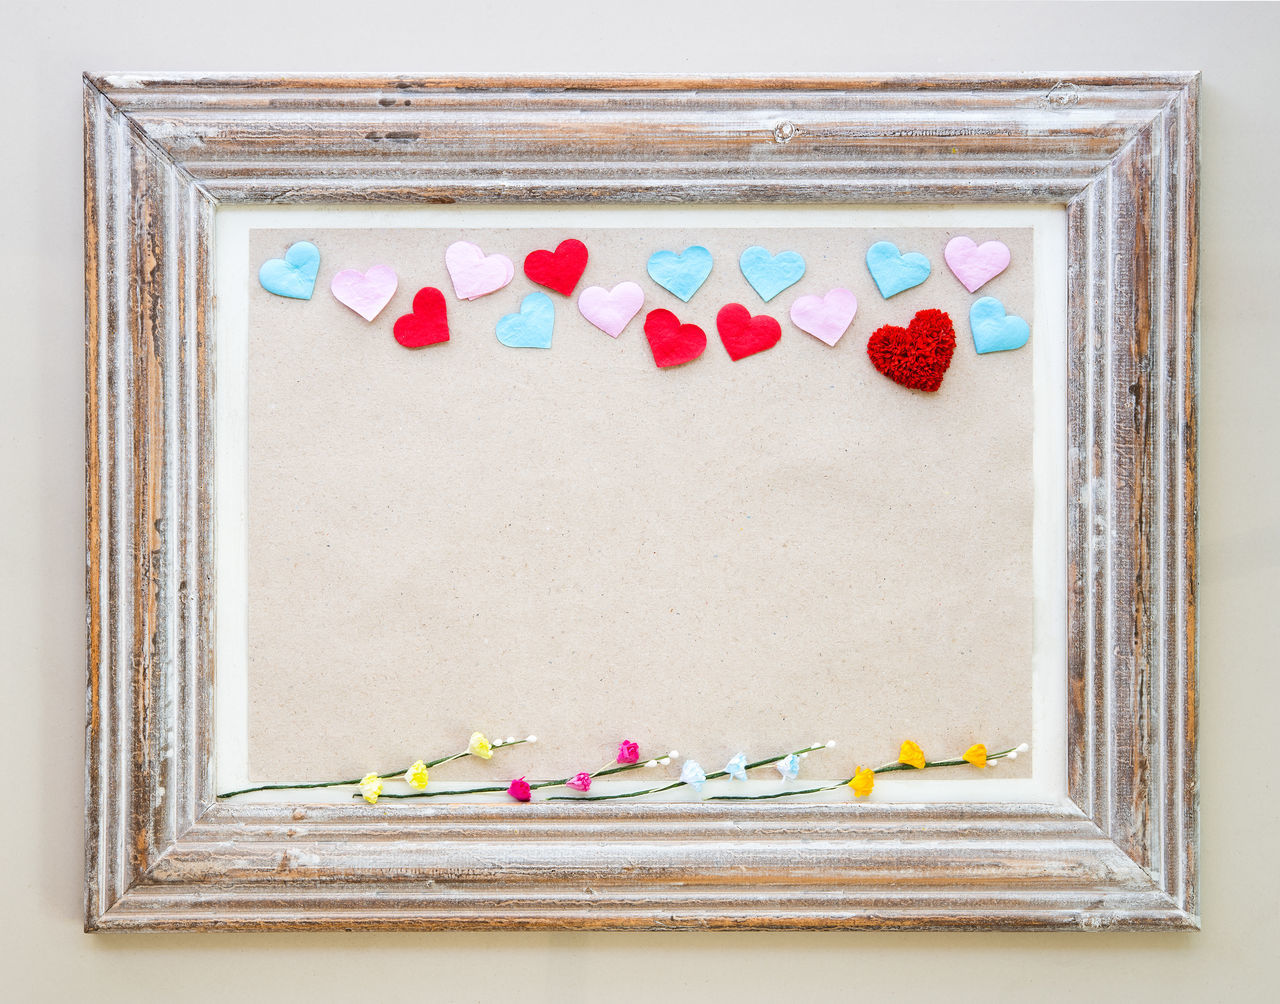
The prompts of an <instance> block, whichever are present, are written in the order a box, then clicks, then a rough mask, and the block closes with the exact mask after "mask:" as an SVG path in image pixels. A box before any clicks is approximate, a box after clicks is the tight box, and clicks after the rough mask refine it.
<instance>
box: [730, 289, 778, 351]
mask: <svg viewBox="0 0 1280 1004" xmlns="http://www.w3.org/2000/svg"><path fill="white" fill-rule="evenodd" d="M716 330H717V331H719V332H720V341H722V342H724V347H725V350H726V351H727V352H728V353H729V358H730V359H732V360H733V361H734V362H737V361H738V360H739V359H745V358H746V357H747V356H753V355H755V354H756V353H757V352H763V351H764V350H765V349H771V348H773V347H774V346H775V345H777V344H778V339H779V338H781V337H782V325H780V324H779V323H778V322H777V321H775V320H774V319H773V318H772V317H770V316H769V315H768V314H760V315H759V316H757V317H752V316H751V311H749V310H748V309H747V308H746V307H744V306H743V305H742V304H740V303H729V304H726V305H725V306H723V307H721V308H720V313H718V314H716Z"/></svg>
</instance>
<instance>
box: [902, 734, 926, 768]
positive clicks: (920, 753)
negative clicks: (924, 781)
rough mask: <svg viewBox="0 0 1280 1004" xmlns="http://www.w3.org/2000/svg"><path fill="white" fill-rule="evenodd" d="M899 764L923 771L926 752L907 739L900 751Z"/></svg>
mask: <svg viewBox="0 0 1280 1004" xmlns="http://www.w3.org/2000/svg"><path fill="white" fill-rule="evenodd" d="M898 763H905V764H906V765H907V766H908V767H914V768H915V769H916V770H923V769H924V750H922V749H921V748H920V747H919V746H918V745H917V744H915V743H913V742H912V741H911V740H910V739H906V740H904V741H903V743H902V749H900V750H899V751H898Z"/></svg>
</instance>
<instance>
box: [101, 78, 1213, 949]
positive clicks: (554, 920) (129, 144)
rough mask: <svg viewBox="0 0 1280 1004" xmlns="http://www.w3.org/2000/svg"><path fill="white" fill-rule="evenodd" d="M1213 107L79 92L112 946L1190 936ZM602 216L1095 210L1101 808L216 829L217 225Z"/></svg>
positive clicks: (489, 90) (1119, 91)
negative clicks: (626, 205) (367, 210)
mask: <svg viewBox="0 0 1280 1004" xmlns="http://www.w3.org/2000/svg"><path fill="white" fill-rule="evenodd" d="M1198 92H1199V77H1198V75H1197V74H1193V73H1164V74H1126V75H1111V76H1090V75H1080V76H1070V77H1062V78H1059V77H1056V76H1054V77H1049V76H1044V77H1030V76H1023V77H1007V76H1001V77H993V76H957V77H925V76H901V77H850V78H841V79H837V78H829V77H797V78H774V79H757V78H698V79H693V78H687V79H686V78H639V77H633V78H616V79H600V78H574V77H568V78H543V77H500V78H489V77H457V78H449V79H437V78H415V77H386V78H375V77H363V76H335V77H327V78H306V77H280V76H273V77H265V76H264V77H257V76H199V75H176V76H171V77H156V76H150V77H137V76H131V75H123V74H109V75H89V74H86V76H85V81H84V113H85V289H86V304H85V326H86V333H87V341H86V388H87V391H86V412H87V423H88V439H87V453H86V460H85V465H86V484H87V489H86V490H87V511H88V526H87V582H86V589H87V605H88V653H89V661H88V692H87V709H86V710H87V720H86V750H87V759H86V816H85V846H86V874H85V926H86V929H87V930H97V929H116V930H127V929H189V928H203V929H219V928H235V929H261V928H277V929H279V928H325V929H346V928H357V927H359V928H419V929H427V928H548V927H569V928H610V929H629V928H720V927H736V928H741V927H756V928H881V929H885V928H950V929H956V928H960V929H977V928H985V929H991V928H1002V929H1056V928H1061V929H1081V928H1083V929H1102V928H1141V929H1186V928H1195V927H1198V925H1199V918H1198V894H1197V875H1196V868H1197V853H1198V847H1197V825H1198V820H1197V799H1196V618H1195V612H1196V606H1195V587H1196V466H1195V464H1196V371H1197V330H1198V317H1197V282H1198V258H1197V225H1198V221H1197V211H1198V169H1199V164H1198ZM567 111H572V112H573V114H572V115H568V114H565V113H566V112H567ZM517 112H518V114H517ZM585 199H591V200H601V199H604V200H612V201H622V202H652V201H672V200H675V201H689V202H697V201H750V202H846V203H894V202H924V203H928V202H943V201H949V200H950V201H954V200H957V199H959V200H964V201H967V202H984V201H998V202H1027V203H1037V202H1038V203H1064V204H1066V205H1067V207H1068V249H1067V251H1068V275H1067V285H1068V353H1067V356H1068V358H1067V382H1068V400H1067V405H1066V406H1067V418H1068V434H1069V442H1068V444H1065V448H1066V449H1067V451H1068V453H1067V456H1068V499H1067V508H1068V549H1069V554H1068V556H1067V557H1068V580H1069V581H1068V589H1067V595H1068V610H1067V622H1068V652H1067V664H1068V680H1067V687H1068V721H1067V736H1068V779H1067V780H1068V791H1069V794H1070V800H1071V804H1070V805H1067V806H1064V807H1049V806H1040V805H940V806H923V807H922V806H886V805H874V804H873V805H856V806H853V805H750V806H742V805H739V806H732V807H724V806H713V805H710V804H694V805H626V806H613V807H596V806H588V805H577V806H566V807H556V806H550V805H546V804H537V805H530V806H522V807H518V808H516V809H514V810H513V809H512V808H510V807H507V806H441V807H428V808H422V807H396V808H394V809H384V808H383V807H369V806H355V805H353V806H335V805H305V804H287V805H285V804H276V803H272V804H252V805H236V804H228V803H219V802H217V801H216V800H215V798H214V791H213V787H212V780H213V779H212V766H211V765H212V763H213V755H212V754H213V735H212V707H213V675H214V663H215V657H216V652H215V648H214V644H213V638H212V628H211V625H212V622H213V612H214V611H213V584H214V565H213V536H212V525H213V497H212V493H211V485H212V480H213V425H212V422H213V417H212V416H213V402H214V393H215V378H216V373H215V370H214V365H213V352H212V344H211V338H212V333H213V324H212V315H213V309H214V305H213V288H212V282H211V261H212V256H211V242H212V222H213V214H214V210H215V207H216V206H217V205H219V204H230V203H266V202H276V203H279V202H300V203H307V202H313V203H314V202H325V203H331V202H368V201H383V202H424V201H432V202H462V201H476V202H486V201H487V202H492V201H508V202H519V201H530V200H548V201H578V200H585ZM516 812H518V814H519V815H518V817H517V816H516V815H514V813H516ZM516 824H518V825H516ZM480 862H500V864H498V865H484V864H480Z"/></svg>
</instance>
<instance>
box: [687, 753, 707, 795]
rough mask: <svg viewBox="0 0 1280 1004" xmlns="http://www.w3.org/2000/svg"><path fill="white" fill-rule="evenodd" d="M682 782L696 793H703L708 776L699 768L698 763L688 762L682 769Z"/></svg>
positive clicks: (694, 761)
mask: <svg viewBox="0 0 1280 1004" xmlns="http://www.w3.org/2000/svg"><path fill="white" fill-rule="evenodd" d="M680 780H681V781H683V782H684V783H685V784H687V785H689V787H691V788H692V789H693V790H694V791H701V790H702V786H703V785H704V784H706V782H707V775H706V773H705V772H704V771H703V769H702V768H701V767H699V766H698V761H696V760H686V761H685V762H684V766H683V767H681V768H680Z"/></svg>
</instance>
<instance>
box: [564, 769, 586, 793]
mask: <svg viewBox="0 0 1280 1004" xmlns="http://www.w3.org/2000/svg"><path fill="white" fill-rule="evenodd" d="M565 784H566V785H567V786H568V787H570V788H573V789H574V790H575V791H590V790H591V775H590V774H588V773H587V772H586V771H585V770H584V771H582V773H580V774H574V775H573V777H571V778H569V780H567V781H566V782H565Z"/></svg>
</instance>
